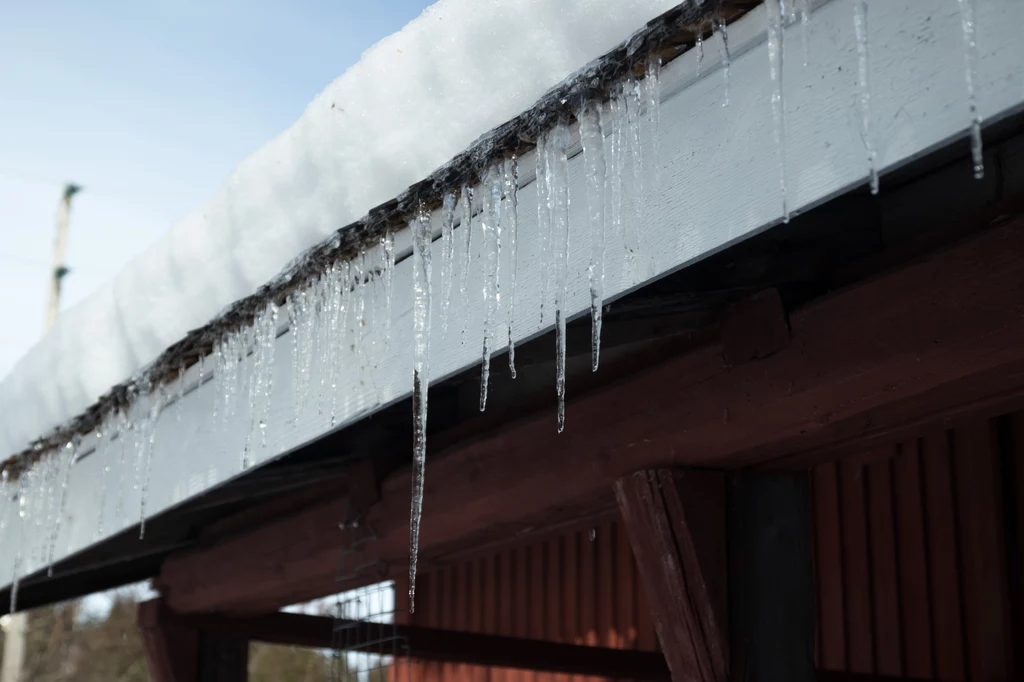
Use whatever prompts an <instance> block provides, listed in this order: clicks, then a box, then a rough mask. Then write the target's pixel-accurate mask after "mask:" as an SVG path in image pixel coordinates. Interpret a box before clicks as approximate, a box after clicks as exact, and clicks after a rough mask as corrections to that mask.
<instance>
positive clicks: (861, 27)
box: [853, 0, 878, 194]
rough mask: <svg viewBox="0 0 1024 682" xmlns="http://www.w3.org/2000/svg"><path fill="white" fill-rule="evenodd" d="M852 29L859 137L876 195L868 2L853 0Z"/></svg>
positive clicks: (876, 178)
mask: <svg viewBox="0 0 1024 682" xmlns="http://www.w3.org/2000/svg"><path fill="white" fill-rule="evenodd" d="M853 29H854V34H855V35H856V38H857V79H858V83H859V85H860V96H859V102H860V135H861V138H863V141H864V149H865V150H866V151H867V154H868V173H869V174H870V176H871V193H872V194H878V166H877V165H876V151H875V135H874V132H873V131H872V125H871V62H870V54H869V52H868V47H869V44H870V43H869V42H868V0H855V2H854V4H853Z"/></svg>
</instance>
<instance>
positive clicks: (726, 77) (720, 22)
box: [711, 17, 732, 107]
mask: <svg viewBox="0 0 1024 682" xmlns="http://www.w3.org/2000/svg"><path fill="white" fill-rule="evenodd" d="M711 26H712V28H713V29H715V30H717V31H718V35H720V36H722V86H723V87H724V88H725V101H724V102H722V106H723V107H727V106H729V99H730V92H729V91H730V89H731V81H732V55H730V54H729V31H728V27H727V26H726V25H725V19H723V18H722V17H715V18H714V19H712V24H711Z"/></svg>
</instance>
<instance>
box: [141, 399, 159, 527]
mask: <svg viewBox="0 0 1024 682" xmlns="http://www.w3.org/2000/svg"><path fill="white" fill-rule="evenodd" d="M150 399H151V400H152V405H150V408H149V415H148V416H147V417H146V419H145V420H144V421H143V422H142V430H141V435H140V438H141V440H142V448H143V452H144V465H143V466H144V467H145V470H144V471H143V477H142V487H141V491H140V494H139V539H140V540H142V539H145V537H146V502H147V500H148V498H149V479H150V474H151V473H152V471H153V446H154V445H156V424H157V421H159V419H160V412H161V411H163V409H164V400H165V397H164V389H163V387H162V386H161V387H160V388H158V389H157V390H156V391H153V392H152V393H151V394H150Z"/></svg>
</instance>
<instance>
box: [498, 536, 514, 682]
mask: <svg viewBox="0 0 1024 682" xmlns="http://www.w3.org/2000/svg"><path fill="white" fill-rule="evenodd" d="M497 566H498V568H497V571H498V576H497V580H498V607H497V608H498V634H499V635H504V636H506V637H511V636H512V634H513V632H514V630H513V622H514V620H513V618H514V616H513V613H512V611H513V604H515V597H514V596H513V594H514V590H515V580H516V576H515V566H516V550H515V549H514V548H511V549H507V550H505V551H504V552H502V553H501V554H500V555H498V561H497ZM493 677H494V679H495V680H496V681H497V682H511V678H510V677H509V670H508V669H507V668H502V669H501V670H499V671H498V672H497V673H496V674H495V675H493Z"/></svg>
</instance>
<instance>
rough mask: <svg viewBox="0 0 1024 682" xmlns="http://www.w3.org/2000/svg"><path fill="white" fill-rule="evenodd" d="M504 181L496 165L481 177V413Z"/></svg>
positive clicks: (496, 294) (497, 292)
mask: <svg viewBox="0 0 1024 682" xmlns="http://www.w3.org/2000/svg"><path fill="white" fill-rule="evenodd" d="M503 183H504V178H503V177H502V172H501V166H499V165H497V164H495V165H493V166H491V167H490V168H488V169H487V173H486V174H485V175H484V184H483V189H484V197H483V212H482V213H481V218H480V226H481V228H482V230H481V232H482V234H483V238H484V247H483V249H484V268H485V270H484V286H483V296H484V308H485V310H486V315H487V317H486V319H485V320H484V339H483V350H482V356H483V357H482V360H481V363H480V411H481V412H483V411H484V410H485V409H487V384H488V382H489V381H490V377H491V353H492V352H493V351H494V325H495V323H496V322H497V317H498V310H499V309H500V307H501V278H500V270H501V191H502V185H503Z"/></svg>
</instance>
